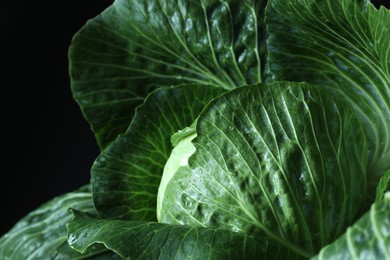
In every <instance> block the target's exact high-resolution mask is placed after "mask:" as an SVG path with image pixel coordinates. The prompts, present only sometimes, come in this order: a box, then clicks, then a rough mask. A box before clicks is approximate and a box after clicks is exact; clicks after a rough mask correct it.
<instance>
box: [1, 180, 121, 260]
mask: <svg viewBox="0 0 390 260" xmlns="http://www.w3.org/2000/svg"><path fill="white" fill-rule="evenodd" d="M69 208H77V209H79V210H83V211H85V212H90V213H94V212H95V209H94V207H93V203H92V195H91V190H90V187H89V186H88V187H84V188H82V189H80V190H77V191H75V192H71V193H67V194H64V195H62V196H59V197H57V198H54V199H53V200H51V201H49V202H47V203H46V204H44V205H42V206H41V207H39V208H38V209H36V210H34V211H32V212H31V213H29V214H28V215H27V216H26V217H24V218H22V219H21V220H20V221H19V222H18V223H17V224H16V225H15V226H14V227H13V228H12V229H11V230H10V231H9V232H8V233H6V234H5V235H4V236H3V237H1V238H0V259H75V258H77V259H87V258H88V259H100V258H102V259H117V258H118V256H116V255H115V254H113V253H112V252H108V250H107V249H106V248H104V247H102V246H99V245H95V246H93V247H90V248H89V250H87V251H86V252H85V254H83V255H81V254H80V253H79V252H77V251H75V250H73V249H72V248H70V247H69V245H68V243H67V234H66V227H65V225H66V224H67V223H68V222H69V221H70V220H71V218H72V214H69V212H68V210H69Z"/></svg>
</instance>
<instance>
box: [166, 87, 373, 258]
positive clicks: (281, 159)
mask: <svg viewBox="0 0 390 260" xmlns="http://www.w3.org/2000/svg"><path fill="white" fill-rule="evenodd" d="M196 132H197V137H196V138H195V139H194V140H193V141H192V142H193V144H194V145H195V147H196V152H195V153H194V154H192V156H191V157H190V158H189V161H188V166H185V167H181V168H179V169H178V171H177V172H176V173H175V175H174V176H173V177H172V179H171V180H170V181H169V183H168V184H167V187H166V190H165V197H164V200H163V202H162V209H161V212H160V215H161V221H162V222H165V223H171V224H181V225H183V224H185V225H191V226H205V227H213V228H216V227H218V228H223V229H230V230H233V231H239V232H245V233H251V234H255V235H258V234H260V235H266V236H268V237H270V238H272V239H274V240H275V241H277V242H278V243H279V244H281V245H284V246H285V247H288V248H290V249H291V250H293V251H295V252H297V253H298V254H301V255H302V256H305V257H310V256H312V255H314V254H315V253H316V252H318V251H319V250H320V249H321V248H322V247H323V246H325V245H327V244H328V243H330V242H332V241H333V240H334V239H335V238H337V237H338V236H339V235H341V234H342V233H343V232H344V231H345V229H346V228H347V227H348V226H349V225H351V224H352V223H353V222H354V221H355V219H356V218H357V217H358V214H359V213H360V211H361V210H362V208H363V207H364V206H365V200H366V175H365V173H366V161H367V157H366V156H367V153H366V140H365V135H364V130H363V127H362V125H361V123H360V121H359V120H358V118H357V117H356V114H355V113H354V112H353V110H352V109H351V107H350V106H348V104H346V103H345V102H342V101H340V100H338V99H337V98H335V97H333V96H331V95H327V92H326V91H323V89H321V88H318V87H315V86H312V85H307V84H304V83H288V82H280V83H273V84H269V85H263V84H259V85H253V86H248V87H242V88H239V89H236V90H234V91H230V92H228V93H226V94H223V95H222V96H220V97H218V98H216V99H214V100H213V101H212V102H211V103H210V104H209V105H208V106H207V107H206V108H205V110H204V111H203V112H202V113H201V115H200V116H199V118H198V121H197V128H196Z"/></svg>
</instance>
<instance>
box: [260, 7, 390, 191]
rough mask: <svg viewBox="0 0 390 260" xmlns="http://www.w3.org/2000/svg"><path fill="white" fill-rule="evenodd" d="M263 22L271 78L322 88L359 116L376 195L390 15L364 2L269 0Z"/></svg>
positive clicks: (389, 128) (384, 150)
mask: <svg viewBox="0 0 390 260" xmlns="http://www.w3.org/2000/svg"><path fill="white" fill-rule="evenodd" d="M266 23H267V31H268V35H269V36H268V39H267V47H268V50H269V53H268V68H269V70H270V75H269V76H270V79H271V80H289V81H306V82H310V83H315V84H318V85H321V86H323V87H325V88H328V89H330V90H331V91H333V92H335V93H337V95H340V96H341V97H343V98H344V99H345V100H346V101H347V102H349V103H350V104H351V105H352V106H353V107H354V109H355V111H356V112H357V113H358V115H359V117H360V120H361V121H362V122H363V123H364V125H365V130H366V135H367V137H368V149H369V156H370V161H369V172H370V174H369V175H368V178H369V180H368V181H369V193H370V194H371V195H372V194H375V188H376V185H377V183H378V180H379V179H380V177H381V176H382V175H383V173H384V172H385V171H386V170H387V169H389V168H390V44H389V42H390V33H389V32H390V11H389V10H387V9H386V8H384V7H381V8H380V9H379V10H378V9H376V8H375V7H374V6H373V5H372V4H371V3H369V1H366V0H338V1H327V0H309V1H302V0H291V1H282V0H270V1H269V4H268V5H267V10H266ZM372 197H373V196H372Z"/></svg>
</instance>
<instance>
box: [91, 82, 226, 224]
mask: <svg viewBox="0 0 390 260" xmlns="http://www.w3.org/2000/svg"><path fill="white" fill-rule="evenodd" d="M223 92H224V91H223V89H221V88H213V87H210V86H208V85H183V86H178V87H171V88H160V89H158V90H156V91H154V92H152V93H151V94H150V95H149V96H148V97H147V98H146V100H145V103H144V104H143V105H142V106H140V107H138V108H137V110H136V114H135V116H134V118H133V121H132V122H131V124H130V126H129V129H128V130H127V132H126V133H125V134H124V135H122V136H120V137H119V138H118V139H117V140H116V141H115V142H113V143H112V144H111V145H109V146H108V147H107V149H105V150H104V151H103V153H102V154H101V155H100V156H99V157H98V159H97V160H96V161H95V163H94V165H93V167H92V179H91V182H92V189H93V198H94V202H95V206H96V209H97V211H98V213H99V214H100V216H102V217H114V218H121V219H135V220H150V221H154V220H156V202H157V191H158V187H159V184H160V180H161V175H162V173H163V169H164V165H165V162H166V161H167V160H168V157H169V154H170V152H171V142H170V137H171V135H172V134H173V133H175V132H177V131H178V130H179V129H182V128H184V127H185V126H188V125H190V124H191V123H192V122H193V121H194V120H195V119H196V117H197V116H198V115H199V113H200V112H201V111H202V109H203V107H204V106H205V105H206V104H207V103H208V102H209V100H211V99H212V98H213V97H216V96H219V95H220V94H222V93H223Z"/></svg>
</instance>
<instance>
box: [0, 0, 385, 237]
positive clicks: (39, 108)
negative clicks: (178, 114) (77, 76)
mask: <svg viewBox="0 0 390 260" xmlns="http://www.w3.org/2000/svg"><path fill="white" fill-rule="evenodd" d="M3 2H4V1H3ZM111 3H112V0H78V1H76V0H67V1H28V0H24V1H22V0H19V1H8V3H7V2H6V3H2V5H1V7H0V11H1V12H0V13H1V15H0V51H1V53H0V55H1V56H0V62H1V70H0V71H1V72H0V76H1V77H0V80H1V81H0V82H1V83H0V84H1V86H0V100H1V102H0V104H1V118H0V129H1V136H0V141H1V144H2V145H1V146H0V149H1V154H2V156H1V160H0V162H1V164H0V203H1V204H0V207H1V209H0V236H1V235H2V234H3V233H4V232H6V231H7V230H9V229H10V228H11V227H12V225H13V224H15V222H16V221H17V220H18V219H20V218H21V217H23V216H24V215H25V214H27V213H28V212H30V211H31V210H33V209H35V208H36V207H38V206H39V205H40V204H42V203H43V202H45V201H47V200H49V199H51V198H53V197H54V196H57V195H60V194H62V193H65V192H69V191H72V190H74V189H76V188H78V187H79V186H81V185H83V184H86V183H88V181H89V170H90V167H91V165H92V162H93V160H94V159H95V158H96V156H97V155H98V148H97V146H96V144H95V141H94V137H93V134H92V133H91V131H90V130H89V126H88V125H87V123H86V122H85V121H84V119H83V117H82V115H81V112H80V110H79V108H78V106H77V104H76V103H75V102H74V101H73V99H72V95H71V92H70V88H69V78H68V62H67V49H68V46H69V44H70V41H71V38H72V36H73V34H74V33H76V32H77V30H78V29H79V28H80V27H81V26H82V25H83V24H85V22H86V21H87V20H88V19H90V18H93V17H94V16H96V15H97V14H99V13H100V12H101V11H102V10H104V9H105V8H106V7H108V6H109V5H110V4H111ZM375 3H377V4H378V3H382V4H384V3H386V5H387V6H389V4H390V1H389V0H384V1H375Z"/></svg>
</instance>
